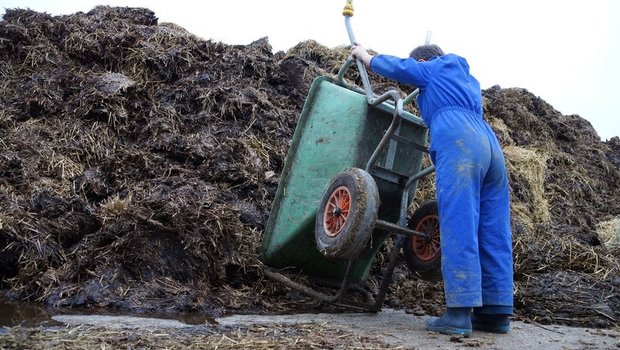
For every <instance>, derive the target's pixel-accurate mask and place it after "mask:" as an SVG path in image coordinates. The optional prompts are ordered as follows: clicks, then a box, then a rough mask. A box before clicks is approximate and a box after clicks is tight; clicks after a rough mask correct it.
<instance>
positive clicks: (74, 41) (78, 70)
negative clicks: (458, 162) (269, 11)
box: [0, 7, 620, 327]
mask: <svg viewBox="0 0 620 350" xmlns="http://www.w3.org/2000/svg"><path fill="white" fill-rule="evenodd" d="M347 56H348V51H347V49H346V48H344V47H343V48H334V49H328V48H326V47H323V46H321V45H320V44H318V43H316V42H313V41H306V42H302V43H300V44H298V45H297V46H295V47H294V48H292V49H290V50H289V51H288V52H286V53H284V52H278V53H272V50H271V47H270V45H269V43H268V41H267V39H265V38H264V39H260V40H258V41H256V42H254V43H252V44H250V45H247V46H244V45H226V44H222V43H218V42H213V41H209V40H202V39H200V38H198V37H196V36H194V35H192V34H190V33H188V32H187V31H185V30H184V29H183V28H180V27H178V26H176V25H174V24H169V23H158V20H157V18H156V17H155V14H154V13H153V12H151V11H150V10H147V9H140V8H110V7H97V8H95V9H93V10H92V11H90V12H88V13H76V14H73V15H69V16H51V15H48V14H45V13H37V12H34V11H30V10H22V9H12V10H11V9H10V10H7V11H6V14H5V16H4V18H3V20H2V21H1V22H0V77H1V78H2V79H1V80H0V149H1V152H0V277H1V282H0V288H2V289H3V290H4V291H5V294H6V295H7V296H8V297H10V298H15V299H23V300H29V301H37V302H43V303H45V304H50V305H55V306H89V307H94V306H103V307H118V308H123V309H127V310H136V311H141V310H157V311H187V310H199V311H207V312H221V311H231V310H233V311H234V310H237V311H238V310H243V311H252V312H274V311H290V310H295V309H296V308H297V309H298V308H300V307H303V305H306V306H305V307H308V305H312V302H311V301H309V300H307V299H304V298H302V297H301V296H300V295H299V294H298V293H296V292H293V291H291V290H289V289H287V288H286V287H284V286H282V285H278V284H276V283H274V282H271V281H270V280H268V279H265V278H264V277H263V273H262V264H261V262H260V260H259V254H258V252H259V247H260V243H261V233H262V230H263V229H264V225H265V223H266V220H267V217H268V215H269V210H270V207H271V202H272V200H273V197H274V195H275V190H276V187H277V183H278V178H279V174H280V171H281V169H282V166H283V162H284V157H285V155H286V152H287V149H288V145H289V142H290V140H291V138H292V134H293V131H294V128H295V125H296V120H297V118H298V116H299V115H300V113H301V108H302V106H303V102H304V98H305V94H306V93H307V91H308V87H309V84H310V83H311V81H312V80H313V79H314V78H315V77H317V76H319V75H324V74H334V73H336V72H337V69H338V68H339V67H340V65H341V64H342V63H343V62H344V60H345V59H346V58H347ZM353 70H354V69H352V71H351V72H349V73H348V76H347V77H348V79H350V80H356V76H355V74H356V73H355V72H353ZM371 78H372V79H373V81H376V82H377V83H378V85H377V86H379V87H387V86H389V84H390V83H389V82H387V81H383V80H381V79H379V78H377V77H376V76H374V75H371ZM399 88H401V90H403V91H406V89H407V88H408V87H404V86H399ZM379 90H380V89H379ZM484 96H485V106H484V110H485V118H487V119H488V120H489V122H490V123H491V125H492V126H493V128H494V129H495V130H496V131H497V133H498V136H499V137H500V139H501V142H502V145H503V146H504V149H505V153H506V158H507V162H508V167H509V171H510V180H511V186H512V206H513V235H514V247H515V249H514V254H515V272H516V276H515V287H516V293H515V302H516V307H517V308H516V312H517V316H518V317H522V318H523V319H531V320H534V321H538V322H542V323H550V322H553V323H564V324H569V325H589V326H599V327H605V326H611V325H618V317H620V296H619V295H620V293H619V290H620V275H619V269H618V250H617V249H614V248H612V247H610V246H608V245H606V244H605V241H606V239H607V238H609V237H603V236H604V235H603V234H602V232H603V231H604V228H607V229H608V230H615V227H617V221H618V219H617V218H618V216H619V215H620V203H619V201H618V198H620V172H619V170H618V168H619V165H620V139H618V138H617V137H615V138H612V139H611V140H609V141H606V142H602V141H601V140H600V138H599V137H598V135H597V134H596V132H595V131H594V129H593V128H592V126H591V125H590V124H589V123H588V122H587V121H586V120H584V119H582V118H581V117H579V116H576V115H569V116H565V115H562V114H560V113H559V112H558V111H556V110H554V109H553V107H552V106H550V105H549V104H547V103H546V102H545V101H543V100H542V99H541V98H539V97H536V96H535V95H533V94H531V93H530V92H528V91H527V90H524V89H501V88H499V87H494V88H491V89H488V90H486V91H484ZM425 181H426V183H423V184H422V186H421V190H420V196H419V198H418V200H423V199H428V198H432V195H433V193H432V192H433V188H432V186H433V185H432V179H431V178H430V177H429V179H426V180H425ZM614 225H615V226H614ZM384 261H385V259H384V258H383V256H382V254H379V257H378V259H377V262H376V263H375V265H376V270H377V271H378V270H379V269H380V267H381V264H382V263H383V262H384ZM373 278H374V277H373ZM395 279H396V282H395V283H394V284H393V285H392V287H391V291H390V293H389V294H388V299H387V301H386V303H387V304H388V305H389V306H391V307H399V308H407V309H410V310H413V312H428V313H437V312H439V311H440V310H439V308H440V307H441V304H442V298H443V296H442V289H441V284H440V283H430V282H424V281H422V280H420V279H419V278H417V277H416V276H415V275H413V274H412V273H410V272H409V271H408V270H407V269H406V268H404V267H403V266H401V267H399V268H398V270H397V272H396V275H395ZM315 304H316V303H315Z"/></svg>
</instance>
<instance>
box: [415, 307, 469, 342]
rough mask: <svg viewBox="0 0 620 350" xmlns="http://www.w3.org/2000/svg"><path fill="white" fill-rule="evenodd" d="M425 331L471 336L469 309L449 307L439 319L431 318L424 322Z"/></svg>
mask: <svg viewBox="0 0 620 350" xmlns="http://www.w3.org/2000/svg"><path fill="white" fill-rule="evenodd" d="M426 329H428V330H429V331H433V332H439V333H443V334H455V335H464V336H466V337H468V336H469V335H470V334H471V330H472V327H471V308H470V307H449V308H447V309H446V313H445V314H443V316H441V317H431V318H430V319H428V320H426Z"/></svg>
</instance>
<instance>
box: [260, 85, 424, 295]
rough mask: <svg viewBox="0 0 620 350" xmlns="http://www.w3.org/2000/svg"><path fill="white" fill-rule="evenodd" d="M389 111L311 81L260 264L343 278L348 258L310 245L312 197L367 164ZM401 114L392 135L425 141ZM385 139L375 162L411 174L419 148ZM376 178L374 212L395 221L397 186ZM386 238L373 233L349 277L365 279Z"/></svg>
mask: <svg viewBox="0 0 620 350" xmlns="http://www.w3.org/2000/svg"><path fill="white" fill-rule="evenodd" d="M393 115H394V106H393V105H391V104H388V103H383V104H381V105H379V106H371V105H369V104H368V103H367V100H366V96H365V95H364V94H362V93H360V92H358V91H355V90H353V89H350V88H349V87H346V86H341V85H339V84H338V83H337V82H336V81H335V80H334V79H332V78H330V77H319V78H317V79H315V81H314V82H313V83H312V85H311V87H310V91H309V92H308V96H307V98H306V102H305V104H304V107H303V110H302V114H301V116H300V119H299V122H298V124H297V127H296V129H295V133H294V135H293V139H292V143H291V146H290V149H289V151H288V154H287V156H286V160H285V164H284V167H283V170H282V174H281V175H280V180H279V184H278V189H277V192H276V196H275V199H274V202H273V205H272V209H271V213H270V216H269V219H268V221H267V225H266V228H265V232H264V235H263V244H262V249H261V256H262V260H263V262H264V263H265V264H266V265H268V266H271V267H275V268H286V267H293V268H295V269H297V270H301V271H302V273H304V274H306V275H310V276H313V277H317V278H320V279H321V280H324V281H333V282H335V283H338V282H339V281H340V280H341V279H342V278H343V276H344V275H345V271H346V267H347V263H348V260H345V259H335V258H328V257H325V256H324V255H322V254H321V253H320V252H319V250H318V249H317V247H316V242H315V235H314V227H315V217H316V213H317V209H318V206H319V202H320V201H321V198H322V196H323V191H324V189H325V188H326V187H327V186H328V184H329V182H330V180H331V179H332V177H333V176H335V175H336V174H338V173H339V172H341V171H342V170H344V169H347V168H350V167H357V168H361V169H365V168H366V163H367V162H368V160H369V159H370V157H371V155H372V153H373V152H374V150H375V149H376V148H377V145H378V144H379V142H380V140H381V138H382V137H383V135H384V132H385V130H386V129H387V128H388V127H389V125H390V123H391V122H392V118H393ZM402 117H403V121H402V122H401V125H400V127H399V129H398V132H397V134H398V137H399V138H401V139H402V140H408V141H410V142H415V143H417V144H419V145H425V144H426V140H427V128H426V126H425V125H424V122H423V121H422V120H421V119H420V118H419V117H417V116H415V115H413V114H411V113H408V112H404V115H402ZM390 143H391V144H390V145H389V147H386V149H385V150H384V151H383V152H382V154H380V156H379V161H378V165H379V168H382V169H388V172H393V173H394V174H396V176H401V180H402V178H406V177H407V176H411V175H412V174H416V173H418V172H419V171H420V168H421V166H422V159H423V152H422V151H420V150H418V149H416V148H412V147H409V146H408V144H407V142H396V141H394V140H392V141H390ZM371 175H372V172H371ZM373 177H374V176H373ZM375 181H376V182H377V187H378V189H379V193H380V200H381V205H380V207H379V218H380V219H383V220H390V221H397V220H398V216H399V212H400V198H401V195H402V188H403V187H402V185H398V184H396V183H394V181H386V180H384V179H381V178H376V177H375ZM415 189H416V186H415V184H414V185H413V186H411V187H410V191H411V192H413V193H410V196H409V198H414V197H415V196H414V195H415ZM385 237H386V234H385V233H384V232H383V233H382V232H377V230H376V231H375V232H374V233H373V236H372V238H371V240H370V243H369V244H368V245H367V247H366V248H365V249H364V251H362V252H361V253H360V255H359V256H358V258H357V259H356V265H355V269H354V271H353V273H352V276H351V282H352V283H361V282H364V281H365V280H366V279H367V277H368V273H369V271H370V268H371V265H372V261H373V259H374V256H375V255H376V253H377V251H378V250H379V249H380V247H381V245H382V244H383V241H384V240H385Z"/></svg>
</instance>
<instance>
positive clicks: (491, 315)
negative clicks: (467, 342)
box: [471, 305, 512, 334]
mask: <svg viewBox="0 0 620 350" xmlns="http://www.w3.org/2000/svg"><path fill="white" fill-rule="evenodd" d="M511 314H512V307H511V306H494V305H491V306H483V307H477V308H474V313H473V315H472V317H471V324H472V328H473V329H474V330H477V331H483V332H490V333H501V334H506V333H508V332H510V315H511Z"/></svg>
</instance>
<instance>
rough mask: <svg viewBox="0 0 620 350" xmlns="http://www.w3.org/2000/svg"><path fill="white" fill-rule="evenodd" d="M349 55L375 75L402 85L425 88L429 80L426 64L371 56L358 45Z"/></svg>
mask: <svg viewBox="0 0 620 350" xmlns="http://www.w3.org/2000/svg"><path fill="white" fill-rule="evenodd" d="M351 55H352V56H353V57H355V58H357V59H358V60H361V61H362V62H364V64H366V65H367V66H369V67H370V68H371V69H372V70H373V71H374V72H375V73H377V74H380V75H382V76H384V77H386V78H389V79H392V80H396V81H398V82H400V83H403V84H410V85H414V86H416V87H425V86H426V85H427V84H428V81H429V79H430V67H429V63H428V62H425V63H422V62H417V61H416V60H414V59H413V58H398V57H395V56H390V55H377V56H373V55H371V54H369V53H368V51H366V49H365V48H364V47H363V46H361V45H359V44H357V45H354V46H353V47H352V48H351Z"/></svg>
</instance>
